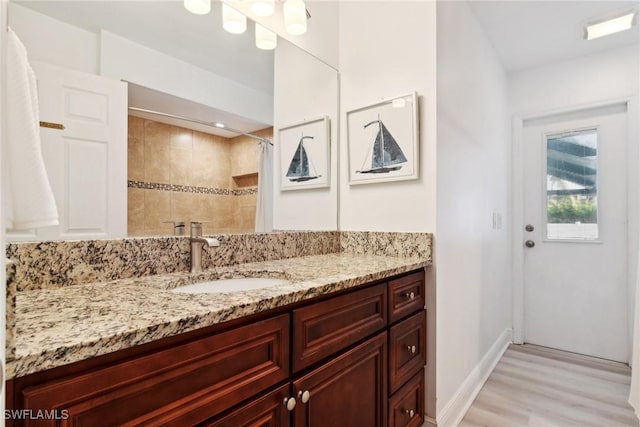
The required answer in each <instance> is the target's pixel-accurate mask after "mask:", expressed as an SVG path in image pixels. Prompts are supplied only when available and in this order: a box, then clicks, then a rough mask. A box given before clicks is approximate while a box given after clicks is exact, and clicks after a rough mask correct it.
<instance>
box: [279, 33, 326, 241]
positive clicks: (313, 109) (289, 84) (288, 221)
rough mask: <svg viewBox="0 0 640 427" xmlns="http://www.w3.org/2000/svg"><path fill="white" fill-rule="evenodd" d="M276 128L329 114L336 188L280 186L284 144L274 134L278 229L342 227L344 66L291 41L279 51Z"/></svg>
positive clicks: (284, 44) (280, 44) (280, 46)
mask: <svg viewBox="0 0 640 427" xmlns="http://www.w3.org/2000/svg"><path fill="white" fill-rule="evenodd" d="M275 55H276V56H275V75H274V79H275V84H274V102H275V107H274V121H275V125H274V127H275V129H279V128H281V127H285V126H289V125H293V124H297V123H302V122H304V121H309V120H315V119H318V118H321V117H324V116H329V120H330V124H331V156H330V157H331V166H330V183H331V186H330V188H318V189H312V190H301V191H280V173H279V171H280V170H281V168H282V167H283V166H282V165H281V162H280V150H279V148H280V145H279V139H278V134H277V132H276V133H275V134H274V144H275V150H274V171H275V173H274V182H273V188H274V191H273V194H274V220H273V225H274V229H276V230H336V229H337V228H338V218H337V211H338V190H337V187H338V176H337V175H338V167H337V165H338V139H337V137H338V127H339V118H338V72H337V71H336V70H334V69H333V68H331V67H329V66H328V65H327V64H325V63H323V62H321V61H319V60H318V59H316V58H314V57H312V56H310V55H308V54H307V53H306V52H304V51H302V50H301V49H300V48H298V47H296V46H294V45H293V44H291V43H288V42H283V41H281V42H280V43H279V45H278V48H277V49H276V52H275Z"/></svg>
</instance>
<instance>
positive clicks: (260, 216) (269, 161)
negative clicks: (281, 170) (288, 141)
mask: <svg viewBox="0 0 640 427" xmlns="http://www.w3.org/2000/svg"><path fill="white" fill-rule="evenodd" d="M259 150H260V164H259V165H258V203H257V206H256V232H257V233H264V232H268V231H271V230H273V146H272V145H271V144H270V143H269V142H266V141H263V142H261V143H260V145H259Z"/></svg>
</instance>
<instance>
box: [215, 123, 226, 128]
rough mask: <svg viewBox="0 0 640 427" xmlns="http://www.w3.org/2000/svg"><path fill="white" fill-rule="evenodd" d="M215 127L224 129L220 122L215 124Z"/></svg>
mask: <svg viewBox="0 0 640 427" xmlns="http://www.w3.org/2000/svg"><path fill="white" fill-rule="evenodd" d="M215 125H216V127H217V128H220V129H224V123H222V122H216V123H215Z"/></svg>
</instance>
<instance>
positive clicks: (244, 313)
mask: <svg viewBox="0 0 640 427" xmlns="http://www.w3.org/2000/svg"><path fill="white" fill-rule="evenodd" d="M429 265H430V260H429V259H425V258H420V257H389V256H376V255H366V254H353V253H342V252H340V253H330V254H325V255H314V256H306V257H294V258H288V259H278V260H272V261H261V262H254V263H245V264H240V265H235V266H226V267H216V268H210V269H208V270H206V271H205V272H204V273H202V274H200V275H196V276H194V275H193V274H189V273H172V274H165V275H155V276H148V277H145V278H131V279H120V280H116V281H112V282H108V283H93V284H81V285H74V286H67V287H60V288H55V289H41V290H31V291H28V292H25V293H24V294H23V295H20V294H19V295H18V310H17V325H18V328H17V334H16V335H17V336H16V357H15V359H14V360H13V361H11V362H10V369H9V373H10V375H11V376H12V377H13V379H11V380H10V381H9V382H8V383H7V386H8V388H7V408H8V409H30V410H32V414H36V413H37V411H38V410H44V411H52V410H54V412H50V414H54V415H55V416H54V417H53V418H58V419H57V420H56V419H38V420H35V419H30V420H8V423H7V424H8V425H14V426H23V425H24V426H35V425H38V426H40V425H43V426H44V425H48V426H54V425H74V426H97V425H100V426H111V425H113V426H116V425H175V426H188V425H203V426H216V427H221V426H229V427H237V426H243V425H254V426H255V425H261V426H262V425H264V426H267V425H269V426H291V425H292V426H320V427H324V426H330V425H336V426H337V425H348V426H363V427H371V426H394V427H395V426H420V425H422V423H423V421H424V414H425V412H424V404H425V364H426V354H427V324H426V310H425V302H426V297H425V267H428V266H429ZM229 274H233V275H240V276H243V275H244V276H249V275H256V274H261V275H265V276H269V277H279V278H283V279H286V280H287V283H286V284H282V285H276V286H273V287H270V288H265V289H257V290H251V291H246V292H228V293H219V294H199V295H188V294H180V293H176V292H173V290H174V289H175V288H176V287H179V286H184V285H186V284H188V283H189V282H198V281H203V280H210V279H214V278H217V277H227V276H228V275H229ZM83 306H85V311H84V312H83V311H82V307H83ZM26 307H30V309H31V310H32V312H35V311H40V312H41V314H42V316H40V317H39V318H38V316H33V317H30V316H29V315H28V312H29V309H27V308H26ZM47 307H48V308H47ZM135 307H138V311H137V312H136V311H135ZM89 311H90V312H89ZM50 316H58V317H59V318H60V319H59V322H55V323H56V324H53V323H48V320H49V319H50V318H52V317H50ZM67 316H68V317H67ZM65 317H67V318H65ZM72 321H73V322H75V323H73V324H69V325H68V327H65V326H64V323H65V322H72Z"/></svg>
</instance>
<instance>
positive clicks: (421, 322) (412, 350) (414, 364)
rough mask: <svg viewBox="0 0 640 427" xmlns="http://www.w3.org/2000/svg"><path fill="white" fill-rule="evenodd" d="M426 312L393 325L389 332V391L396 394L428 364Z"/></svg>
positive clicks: (420, 312) (418, 313)
mask: <svg viewBox="0 0 640 427" xmlns="http://www.w3.org/2000/svg"><path fill="white" fill-rule="evenodd" d="M426 327H427V323H426V313H425V311H424V310H422V311H419V312H417V313H416V314H414V315H413V316H411V317H409V318H407V319H405V320H403V321H401V322H399V323H398V324H396V325H393V326H392V327H391V329H390V331H389V390H390V392H391V393H393V392H395V391H396V390H398V389H399V388H400V386H402V384H404V383H406V382H407V381H408V380H409V379H410V378H411V377H412V376H414V375H415V374H417V373H418V372H419V371H421V370H422V369H423V368H424V365H426V363H427V349H426V345H425V343H426V339H427V336H426Z"/></svg>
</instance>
